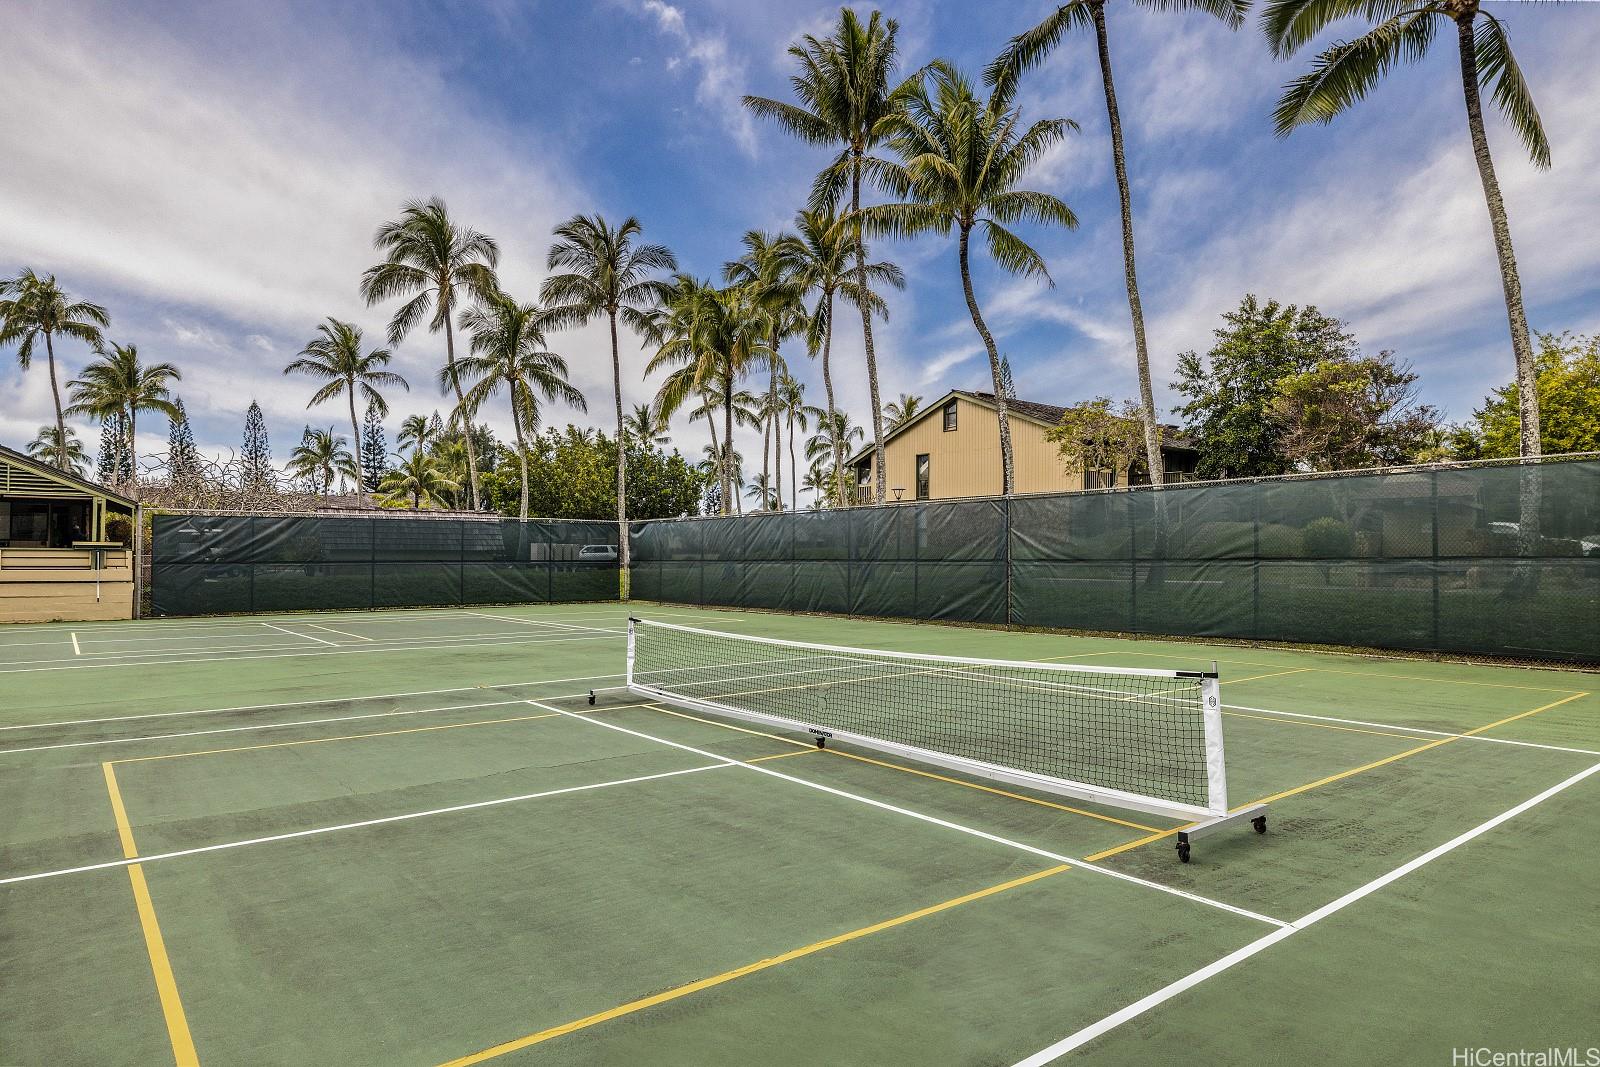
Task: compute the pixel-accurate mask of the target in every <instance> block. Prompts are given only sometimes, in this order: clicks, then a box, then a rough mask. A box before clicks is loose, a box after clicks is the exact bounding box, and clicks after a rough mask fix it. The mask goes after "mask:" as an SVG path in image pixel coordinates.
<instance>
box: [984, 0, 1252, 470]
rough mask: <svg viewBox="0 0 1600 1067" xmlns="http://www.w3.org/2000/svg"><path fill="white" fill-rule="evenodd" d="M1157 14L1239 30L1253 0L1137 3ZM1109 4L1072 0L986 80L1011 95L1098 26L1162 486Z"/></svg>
mask: <svg viewBox="0 0 1600 1067" xmlns="http://www.w3.org/2000/svg"><path fill="white" fill-rule="evenodd" d="M1136 2H1137V3H1138V4H1139V5H1140V6H1141V7H1146V8H1150V9H1153V10H1156V11H1174V10H1184V11H1189V10H1193V11H1203V12H1205V13H1206V14H1208V15H1214V16H1216V17H1217V18H1219V19H1221V20H1222V21H1223V22H1225V23H1226V24H1227V25H1228V28H1229V29H1233V30H1236V29H1238V28H1239V27H1240V26H1242V25H1243V24H1244V16H1245V12H1246V11H1248V10H1249V8H1250V0H1136ZM1105 8H1106V3H1105V0H1072V2H1071V3H1067V4H1062V5H1061V6H1060V7H1058V8H1056V9H1055V10H1054V11H1052V12H1051V13H1050V14H1049V15H1046V16H1045V17H1044V20H1043V21H1041V22H1040V23H1039V24H1038V25H1037V26H1035V27H1033V28H1032V29H1031V30H1028V31H1026V32H1025V33H1020V34H1018V35H1017V36H1015V37H1013V38H1011V41H1010V43H1008V44H1007V45H1006V49H1005V51H1003V52H1001V53H1000V55H999V56H997V57H995V60H994V62H992V63H990V64H989V66H988V68H987V69H986V70H985V71H984V72H983V77H984V81H985V82H987V83H988V84H990V85H993V86H1005V87H1006V89H1007V91H1008V92H1009V91H1010V90H1011V88H1012V87H1014V86H1015V84H1016V81H1017V79H1018V78H1020V77H1021V76H1022V73H1023V72H1024V71H1026V70H1028V69H1029V68H1030V67H1034V66H1036V65H1038V64H1040V63H1042V62H1044V60H1045V58H1046V57H1047V56H1048V55H1049V54H1050V53H1051V52H1052V51H1054V50H1055V48H1056V46H1057V45H1058V44H1060V43H1061V39H1062V38H1063V37H1065V36H1066V35H1067V33H1068V32H1069V31H1071V30H1075V29H1088V28H1093V30H1094V38H1095V48H1096V52H1097V53H1098V55H1099V58H1100V86H1101V89H1102V90H1103V91H1104V93H1105V98H1106V119H1107V122H1108V123H1109V125H1110V127H1111V165H1112V169H1113V170H1114V171H1115V172H1116V176H1117V197H1118V199H1119V201H1120V202H1121V205H1122V277H1123V281H1124V283H1125V284H1126V286H1127V289H1128V314H1129V315H1130V316H1132V318H1133V353H1134V361H1135V363H1136V364H1137V366H1138V372H1139V402H1140V404H1141V405H1142V406H1143V409H1144V412H1143V420H1144V451H1145V462H1146V463H1147V464H1148V465H1149V467H1150V481H1151V482H1152V483H1154V484H1156V485H1160V484H1161V480H1162V462H1161V435H1160V430H1159V423H1158V420H1157V419H1156V402H1155V393H1154V391H1153V389H1152V388H1151V384H1150V348H1149V346H1148V345H1147V344H1146V343H1145V333H1144V305H1143V303H1142V302H1141V301H1140V298H1139V275H1138V272H1137V271H1136V270H1135V269H1134V256H1133V194H1132V193H1131V191H1130V190H1129V186H1128V153H1127V150H1126V149H1125V148H1124V147H1123V143H1122V115H1121V112H1120V111H1118V109H1117V87H1116V82H1115V81H1113V80H1112V77H1111V43H1110V39H1109V38H1108V37H1107V34H1106V10H1105Z"/></svg>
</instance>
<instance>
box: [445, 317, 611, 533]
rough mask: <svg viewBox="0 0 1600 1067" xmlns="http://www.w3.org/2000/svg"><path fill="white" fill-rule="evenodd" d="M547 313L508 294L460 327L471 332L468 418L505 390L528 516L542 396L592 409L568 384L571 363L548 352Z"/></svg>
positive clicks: (461, 366)
mask: <svg viewBox="0 0 1600 1067" xmlns="http://www.w3.org/2000/svg"><path fill="white" fill-rule="evenodd" d="M545 317H546V312H545V310H544V309H543V308H541V307H540V306H539V305H537V304H519V303H517V301H516V300H515V299H514V298H512V297H510V296H507V295H506V294H505V293H493V294H491V295H489V296H486V297H484V298H483V301H482V303H480V304H479V305H478V306H477V307H474V308H469V309H468V310H467V311H466V312H464V313H463V314H462V316H461V327H462V329H465V330H467V331H468V332H469V333H471V334H472V353H471V355H468V356H463V357H462V358H461V360H460V361H459V362H458V363H457V365H456V370H457V373H458V374H459V376H460V378H461V379H462V380H464V381H467V382H471V383H473V384H472V387H471V388H470V389H468V390H467V394H466V397H465V399H463V400H462V403H463V404H464V405H465V406H466V413H467V415H468V416H469V419H468V424H469V425H470V423H471V419H470V416H471V415H475V414H477V411H478V409H479V408H481V407H482V406H483V404H484V402H485V401H487V400H488V399H489V398H490V397H491V396H496V395H498V394H499V392H500V389H501V387H502V386H503V387H505V389H506V392H507V393H508V394H509V395H510V401H511V428H512V430H513V431H515V432H516V435H517V462H518V463H520V464H521V466H522V503H521V507H520V510H519V511H518V516H519V517H520V518H524V519H526V518H527V517H528V440H527V431H528V430H530V429H534V428H536V427H538V425H539V397H540V396H543V397H544V398H545V399H546V400H556V399H560V400H564V401H566V402H567V403H568V404H570V405H572V406H573V407H575V408H577V409H578V410H579V411H588V410H589V403H588V401H586V400H585V399H584V398H583V394H582V393H580V392H578V390H576V389H574V388H573V387H572V383H571V382H569V381H568V380H567V361H566V360H564V359H562V358H561V357H560V356H558V355H556V354H555V353H554V352H547V351H545V344H546V342H545V339H544V324H545Z"/></svg>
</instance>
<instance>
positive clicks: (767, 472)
mask: <svg viewBox="0 0 1600 1067" xmlns="http://www.w3.org/2000/svg"><path fill="white" fill-rule="evenodd" d="M774 384H776V378H774ZM768 396H769V398H770V396H771V390H770V389H769V391H768ZM762 415H764V416H765V417H764V418H763V419H762V420H761V507H759V508H757V509H756V510H757V511H765V510H766V508H767V487H768V486H770V485H771V484H772V405H771V403H768V405H767V410H766V411H764V412H762Z"/></svg>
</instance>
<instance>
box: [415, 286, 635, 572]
mask: <svg viewBox="0 0 1600 1067" xmlns="http://www.w3.org/2000/svg"><path fill="white" fill-rule="evenodd" d="M439 292H440V294H441V295H440V299H441V300H443V301H444V305H445V315H444V361H445V364H446V365H447V366H448V367H449V368H450V387H451V388H452V389H454V390H455V392H456V411H457V412H459V413H460V414H461V434H462V437H463V438H464V439H465V440H466V442H467V485H468V486H469V488H470V491H471V500H472V510H473V511H477V510H478V451H477V449H476V448H475V447H473V444H472V420H471V419H469V418H467V417H466V412H465V411H464V410H463V409H464V407H465V405H466V402H467V398H466V396H465V395H464V394H463V393H462V392H461V379H460V377H458V376H457V374H456V334H455V330H454V329H452V328H451V326H450V314H449V310H450V299H449V297H446V296H444V295H443V293H444V292H445V290H444V289H443V288H442V287H441V288H440V290H439ZM623 551H627V550H626V549H624V550H623Z"/></svg>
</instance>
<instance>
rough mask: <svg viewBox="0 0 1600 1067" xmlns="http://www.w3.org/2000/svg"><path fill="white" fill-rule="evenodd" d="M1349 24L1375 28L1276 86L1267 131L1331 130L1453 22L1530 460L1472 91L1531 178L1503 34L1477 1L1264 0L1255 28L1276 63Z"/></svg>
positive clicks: (1518, 347)
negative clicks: (1511, 136) (1505, 132)
mask: <svg viewBox="0 0 1600 1067" xmlns="http://www.w3.org/2000/svg"><path fill="white" fill-rule="evenodd" d="M1352 16H1354V17H1359V18H1363V19H1368V20H1376V21H1377V25H1376V26H1374V27H1373V28H1372V29H1370V30H1368V31H1367V32H1366V33H1365V34H1363V35H1362V36H1360V37H1357V38H1355V39H1354V40H1348V41H1339V42H1336V43H1335V44H1333V45H1330V46H1329V47H1328V48H1326V49H1324V50H1323V51H1322V52H1321V53H1320V54H1319V55H1318V56H1317V58H1316V59H1315V60H1314V61H1313V62H1312V65H1311V70H1310V71H1308V72H1307V73H1306V74H1304V75H1302V76H1301V77H1299V78H1296V79H1295V80H1294V81H1292V82H1290V83H1289V84H1288V85H1287V86H1286V87H1285V89H1284V93H1283V97H1282V99H1281V100H1279V102H1278V107H1277V110H1276V111H1274V112H1273V120H1274V125H1275V127H1276V132H1277V134H1278V135H1279V136H1280V137H1286V136H1288V135H1289V134H1290V133H1292V132H1293V131H1294V130H1296V129H1297V128H1299V127H1301V126H1304V125H1306V124H1308V123H1312V122H1320V123H1329V122H1332V121H1333V119H1334V117H1335V116H1337V115H1338V114H1339V113H1340V112H1342V111H1344V110H1346V109H1348V108H1350V107H1352V106H1354V105H1355V103H1356V102H1357V101H1359V100H1361V99H1363V98H1364V97H1366V95H1367V94H1368V93H1369V92H1371V91H1372V89H1373V87H1374V86H1376V85H1377V84H1378V81H1379V79H1381V78H1382V77H1383V75H1384V74H1386V73H1388V71H1389V69H1390V68H1391V67H1393V66H1394V64H1395V62H1396V61H1397V60H1401V59H1404V60H1408V61H1411V62H1415V61H1417V60H1420V59H1421V58H1422V57H1423V56H1424V55H1426V54H1427V51H1428V46H1429V45H1431V44H1432V43H1433V40H1434V36H1435V34H1436V33H1437V32H1438V30H1439V29H1440V27H1441V26H1443V25H1445V24H1447V23H1454V29H1455V37H1456V50H1457V54H1458V56H1459V59H1460V65H1461V66H1460V69H1461V89H1462V93H1463V96H1464V100H1465V103H1466V109H1467V130H1468V133H1469V135H1470V136H1471V139H1472V154H1473V158H1474V159H1475V160H1476V161H1477V164H1478V180H1479V182H1480V184H1481V185H1482V186H1483V198H1484V202H1485V204H1486V205H1487V206H1488V209H1489V225H1490V229H1491V231H1492V232H1493V234H1494V247H1495V253H1496V254H1497V255H1498V257H1499V260H1500V285H1501V288H1502V290H1503V291H1504V294H1505V303H1506V318H1507V320H1508V322H1509V323H1510V327H1511V350H1512V354H1513V355H1514V357H1515V359H1516V370H1517V382H1518V384H1519V385H1520V386H1521V389H1520V391H1519V394H1518V395H1519V398H1520V403H1521V407H1520V409H1519V417H1520V422H1521V435H1520V437H1521V440H1520V443H1521V454H1522V455H1524V456H1537V455H1538V454H1539V446H1540V433H1539V406H1538V402H1537V392H1538V390H1537V388H1536V386H1535V384H1534V377H1535V369H1534V357H1533V345H1532V343H1531V341H1530V340H1529V337H1528V317H1527V314H1526V312H1525V311H1524V310H1523V306H1522V281H1521V279H1520V277H1519V276H1518V274H1517V259H1516V254H1515V252H1514V251H1513V249H1512V247H1511V224H1510V222H1509V221H1507V219H1506V207H1505V201H1504V200H1503V199H1502V198H1501V195H1500V182H1499V179H1498V178H1497V177H1496V176H1495V170H1494V159H1493V157H1491V156H1490V154H1489V138H1488V135H1487V134H1486V133H1485V131H1484V126H1483V102H1482V98H1481V96H1480V89H1481V88H1483V87H1485V86H1487V87H1488V88H1489V90H1490V93H1491V95H1492V99H1493V100H1494V104H1495V106H1496V107H1498V108H1499V109H1500V114H1501V115H1502V116H1503V117H1504V118H1505V120H1506V122H1507V123H1508V124H1509V125H1510V126H1511V128H1512V129H1513V130H1515V131H1516V133H1517V136H1518V137H1520V138H1521V139H1522V143H1523V147H1524V148H1525V149H1526V150H1527V153H1528V158H1529V159H1531V160H1532V161H1533V164H1534V166H1536V167H1538V168H1540V169H1541V170H1543V169H1546V168H1548V167H1549V166H1550V142H1549V141H1548V140H1547V139H1546V137H1545V132H1544V124H1543V123H1542V122H1541V121H1540V119H1539V111H1538V108H1536V107H1535V106H1534V103H1533V94H1532V92H1531V91H1530V90H1529V88H1528V83H1527V82H1526V81H1525V80H1524V78H1523V76H1522V69H1521V68H1520V67H1518V66H1517V59H1516V56H1514V55H1513V54H1512V52H1511V42H1510V40H1509V38H1508V37H1507V35H1506V28H1505V26H1504V24H1503V23H1501V21H1500V20H1499V19H1498V18H1496V17H1495V16H1494V15H1491V14H1490V13H1489V12H1487V11H1483V10H1482V9H1481V8H1480V6H1479V0H1394V2H1387V0H1386V2H1383V3H1373V2H1371V0H1269V2H1268V3H1267V5H1266V7H1265V9H1264V10H1263V12H1262V19H1261V24H1262V29H1263V30H1265V31H1266V35H1267V41H1268V43H1269V44H1270V45H1271V47H1272V53H1273V55H1274V56H1276V57H1278V58H1280V59H1281V58H1284V57H1286V56H1291V55H1293V54H1294V53H1296V52H1298V51H1299V50H1300V49H1301V48H1303V47H1304V46H1305V45H1307V44H1308V43H1310V42H1311V41H1312V40H1313V39H1314V38H1315V37H1316V36H1317V35H1318V34H1320V33H1321V32H1322V31H1323V30H1324V29H1325V28H1326V27H1328V26H1329V25H1331V24H1332V23H1334V22H1337V21H1339V20H1341V19H1344V18H1348V17H1352ZM1480 19H1481V21H1479V20H1480ZM1535 510H1537V508H1536V506H1535Z"/></svg>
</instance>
